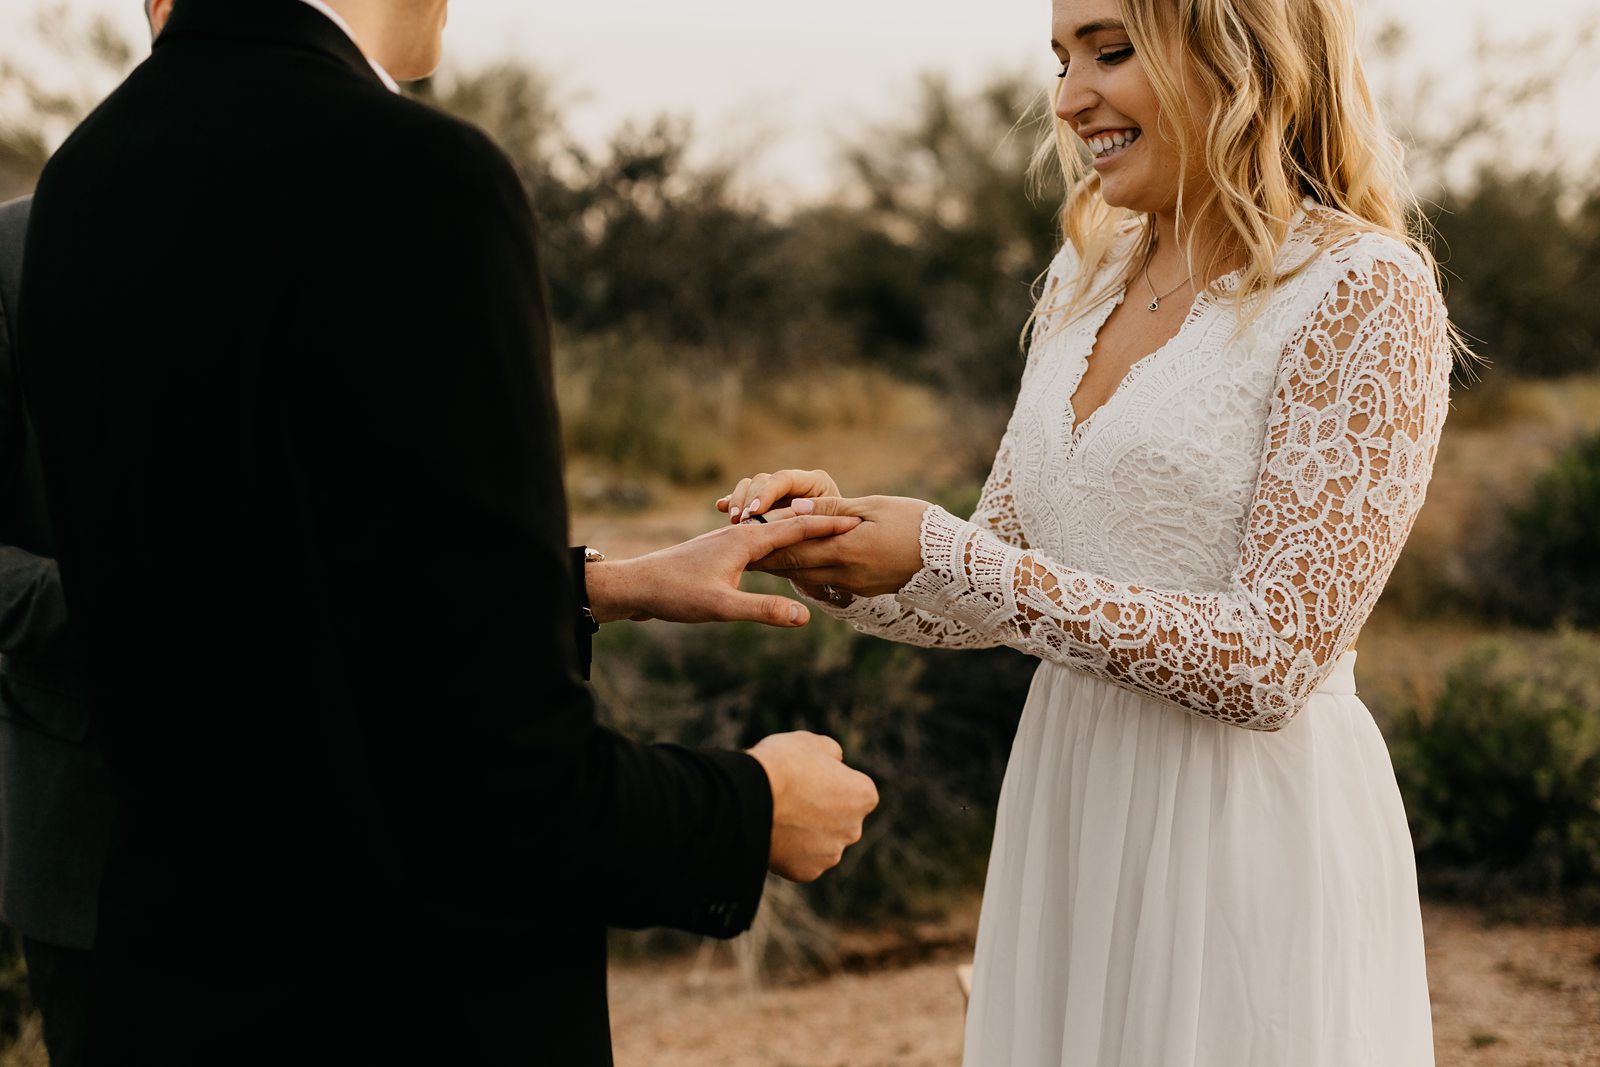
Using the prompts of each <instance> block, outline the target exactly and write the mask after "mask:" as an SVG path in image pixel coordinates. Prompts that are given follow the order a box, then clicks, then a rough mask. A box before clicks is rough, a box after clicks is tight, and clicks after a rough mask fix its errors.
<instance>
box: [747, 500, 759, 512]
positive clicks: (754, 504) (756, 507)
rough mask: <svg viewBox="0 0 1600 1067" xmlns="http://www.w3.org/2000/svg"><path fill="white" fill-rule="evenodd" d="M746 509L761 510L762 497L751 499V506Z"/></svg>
mask: <svg viewBox="0 0 1600 1067" xmlns="http://www.w3.org/2000/svg"><path fill="white" fill-rule="evenodd" d="M746 510H748V511H760V510H761V498H760V497H757V498H756V499H754V500H752V501H750V507H749V508H747V509H746Z"/></svg>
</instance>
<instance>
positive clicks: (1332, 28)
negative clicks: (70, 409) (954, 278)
mask: <svg viewBox="0 0 1600 1067" xmlns="http://www.w3.org/2000/svg"><path fill="white" fill-rule="evenodd" d="M1121 7H1122V14H1123V21H1124V23H1125V25H1126V26H1127V30H1128V36H1129V37H1130V38H1131V39H1132V42H1133V45H1134V49H1135V51H1136V53H1137V54H1138V55H1139V56H1140V57H1141V62H1142V64H1143V69H1144V71H1145V74H1146V75H1147V76H1148V77H1149V79H1150V83H1151V87H1152V88H1153V89H1154V91H1155V95H1156V98H1157V100H1158V101H1159V103H1160V106H1161V114H1162V127H1163V129H1162V133H1163V134H1165V135H1166V136H1168V137H1169V138H1170V139H1171V140H1172V141H1173V143H1174V144H1175V145H1176V146H1177V149H1178V156H1179V159H1180V161H1181V164H1180V165H1181V167H1182V174H1181V175H1180V180H1179V185H1180V189H1182V188H1183V187H1185V186H1188V185H1191V184H1192V185H1194V186H1196V187H1197V188H1203V192H1200V193H1198V194H1197V195H1196V196H1195V197H1193V200H1194V202H1193V203H1190V202H1187V200H1186V198H1185V196H1184V194H1183V193H1182V192H1180V194H1179V200H1178V222H1179V232H1180V233H1187V234H1188V236H1187V238H1186V248H1185V250H1184V251H1185V255H1186V257H1187V259H1188V262H1189V265H1190V266H1191V267H1193V268H1194V269H1195V276H1196V277H1198V278H1208V279H1215V278H1216V277H1217V275H1218V274H1219V272H1220V271H1221V269H1222V266H1223V265H1224V264H1225V263H1228V262H1232V263H1240V264H1242V266H1241V267H1240V268H1239V273H1238V283H1237V287H1236V289H1235V294H1236V297H1237V298H1238V299H1240V300H1242V301H1243V302H1244V306H1243V307H1242V308H1241V314H1240V321H1241V328H1243V326H1244V325H1246V324H1248V322H1249V321H1250V319H1252V318H1253V317H1254V315H1255V314H1256V313H1258V311H1259V309H1260V307H1262V306H1263V305H1264V304H1265V301H1266V298H1267V297H1269V296H1270V295H1271V292H1272V290H1273V287H1274V286H1275V285H1277V284H1278V283H1280V282H1282V281H1284V280H1286V279H1287V278H1289V277H1292V276H1293V275H1294V274H1296V273H1298V271H1299V270H1300V269H1302V268H1304V267H1305V266H1306V265H1307V264H1306V263H1298V264H1293V265H1290V266H1289V267H1287V268H1286V269H1282V270H1280V269H1279V265H1278V264H1277V263H1276V260H1277V258H1278V252H1279V249H1280V248H1281V247H1282V245H1283V242H1284V240H1285V238H1286V237H1287V235H1288V231H1289V226H1290V223H1291V222H1292V220H1293V218H1294V216H1295V214H1296V212H1297V211H1299V209H1300V207H1301V202H1302V200H1303V199H1305V198H1307V197H1309V198H1310V199H1311V200H1313V201H1315V202H1316V203H1318V204H1321V205H1323V206H1324V207H1328V208H1333V209H1335V210H1337V211H1339V212H1342V213H1343V215H1344V216H1347V218H1346V219H1344V220H1338V221H1334V222H1333V223H1332V224H1331V225H1324V226H1323V229H1322V233H1321V234H1320V239H1319V242H1318V247H1319V248H1321V247H1326V246H1327V245H1329V244H1332V243H1334V242H1335V241H1337V240H1339V239H1340V238H1342V237H1346V236H1349V235H1350V234H1351V233H1353V232H1355V231H1357V230H1370V231H1378V232H1381V233H1384V234H1388V235H1389V236H1391V237H1394V238H1395V239H1397V240H1400V241H1402V242H1404V243H1405V244H1407V245H1409V246H1410V247H1411V248H1413V249H1415V250H1416V252H1417V253H1418V254H1419V255H1421V256H1422V257H1423V262H1424V263H1426V264H1428V265H1429V267H1430V268H1432V269H1433V270H1435V272H1436V271H1437V266H1436V265H1435V262H1434V259H1433V255H1432V252H1431V251H1430V249H1429V248H1428V246H1427V245H1426V244H1425V243H1424V242H1423V240H1422V235H1421V233H1420V232H1419V233H1412V232H1411V231H1410V229H1409V227H1410V225H1412V224H1413V223H1414V221H1415V220H1418V219H1420V215H1419V214H1418V213H1413V212H1412V211H1411V208H1412V206H1413V203H1414V201H1413V199H1412V196H1411V193H1410V183H1409V181H1408V180H1407V177H1406V173H1405V168H1404V149H1403V148H1402V146H1401V145H1400V142H1399V141H1398V140H1396V139H1395V138H1394V137H1393V136H1392V135H1391V134H1390V133H1389V131H1388V129H1387V128H1386V127H1385V126H1384V123H1383V120H1382V118H1381V117H1380V115H1379V113H1378V107H1377V104H1376V102H1375V101H1374V99H1373V95H1372V92H1371V90H1370V88H1369V87H1368V85H1367V79H1366V75H1365V73H1364V72H1363V70H1362V66H1361V60H1360V57H1359V56H1358V55H1357V54H1356V26H1355V13H1354V11H1353V10H1352V8H1351V4H1350V0H1121ZM1053 95H1054V94H1052V100H1053ZM1052 110H1053V109H1052ZM1050 125H1051V126H1052V127H1053V128H1052V130H1051V132H1050V134H1049V135H1048V136H1047V137H1046V139H1045V141H1044V143H1043V144H1042V145H1041V146H1040V151H1039V154H1038V156H1037V157H1036V159H1035V163H1036V165H1039V166H1045V167H1050V166H1053V165H1054V161H1055V160H1059V161H1060V166H1061V168H1062V169H1063V171H1064V172H1065V175H1066V182H1067V190H1068V192H1067V197H1066V202H1065V205H1064V206H1063V208H1062V213H1061V225H1062V230H1063V232H1064V236H1065V237H1066V239H1067V240H1068V241H1070V242H1071V243H1072V245H1073V247H1074V248H1075V250H1076V251H1077V252H1078V256H1079V260H1080V263H1081V264H1082V268H1081V269H1080V271H1079V273H1078V282H1077V285H1076V286H1068V287H1067V288H1066V291H1065V294H1064V298H1063V299H1062V300H1060V302H1058V303H1056V304H1055V305H1054V306H1051V307H1046V306H1044V304H1045V303H1047V302H1049V301H1050V300H1051V295H1050V294H1048V293H1047V294H1046V295H1045V297H1044V299H1043V300H1042V301H1041V305H1040V307H1038V308H1037V309H1036V310H1035V319H1036V320H1037V319H1039V318H1041V317H1043V316H1047V315H1048V316H1049V317H1050V318H1052V319H1054V318H1055V317H1056V316H1057V315H1058V314H1060V315H1062V318H1061V319H1060V320H1059V321H1061V322H1063V323H1065V322H1070V321H1072V320H1073V319H1075V318H1077V317H1078V316H1079V315H1081V314H1083V313H1084V312H1085V311H1087V310H1088V309H1089V308H1090V307H1092V306H1094V305H1096V304H1098V303H1100V301H1101V300H1103V299H1104V298H1105V296H1107V295H1109V294H1110V293H1111V292H1115V291H1117V290H1118V289H1121V288H1122V287H1124V286H1126V285H1128V284H1129V283H1131V282H1132V281H1133V280H1134V277H1135V275H1136V274H1137V273H1138V271H1139V269H1140V267H1141V265H1142V257H1140V256H1134V257H1131V258H1130V261H1129V263H1128V264H1127V265H1126V267H1125V268H1124V269H1123V270H1122V271H1121V272H1118V274H1117V276H1116V277H1115V278H1114V279H1113V281H1112V282H1111V283H1110V285H1109V286H1108V287H1107V288H1106V289H1105V290H1104V291H1102V292H1091V291H1090V289H1091V286H1092V284H1093V279H1094V277H1095V276H1096V274H1097V273H1098V272H1099V270H1100V268H1101V267H1102V266H1104V265H1105V264H1106V261H1107V259H1108V258H1109V257H1110V256H1111V254H1112V252H1113V246H1114V244H1115V243H1116V240H1117V238H1118V236H1119V235H1120V234H1122V233H1124V232H1125V230H1126V228H1127V226H1128V225H1129V224H1130V222H1135V221H1136V220H1141V219H1142V220H1143V226H1144V227H1145V239H1146V247H1148V245H1149V242H1150V241H1151V240H1152V239H1153V236H1154V234H1153V229H1152V223H1151V221H1150V220H1149V219H1148V218H1146V217H1144V216H1141V215H1138V214H1137V213H1135V212H1132V211H1127V210H1124V209H1120V208H1113V207H1111V206H1110V205H1108V204H1106V203H1105V201H1104V200H1102V199H1101V198H1100V195H1099V194H1100V178H1099V176H1098V175H1097V174H1095V172H1094V170H1093V167H1092V166H1091V164H1090V161H1089V158H1088V156H1087V153H1086V152H1085V151H1084V150H1083V148H1082V143H1081V142H1080V141H1079V140H1078V138H1077V136H1076V135H1075V134H1074V133H1073V132H1072V130H1071V128H1070V127H1069V126H1068V125H1067V123H1066V122H1065V121H1064V120H1062V119H1060V118H1053V119H1052V120H1051V123H1050ZM1191 166H1196V167H1201V168H1203V170H1204V176H1205V178H1206V179H1208V180H1207V181H1204V182H1191V180H1190V167H1191ZM1194 218H1205V219H1208V220H1210V221H1211V222H1212V223H1213V225H1218V226H1220V227H1221V233H1222V236H1221V240H1220V241H1217V242H1213V245H1212V247H1210V248H1206V249H1200V248H1197V247H1196V234H1195V228H1194V227H1192V226H1188V225H1186V224H1185V220H1190V219H1194ZM1213 288H1214V285H1213ZM1213 295H1219V296H1220V295H1221V294H1220V293H1213Z"/></svg>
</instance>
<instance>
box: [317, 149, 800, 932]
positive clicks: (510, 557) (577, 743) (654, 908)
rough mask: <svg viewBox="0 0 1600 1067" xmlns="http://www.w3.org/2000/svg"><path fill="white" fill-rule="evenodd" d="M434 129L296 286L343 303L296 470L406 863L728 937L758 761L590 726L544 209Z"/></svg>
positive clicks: (494, 900) (757, 810)
mask: <svg viewBox="0 0 1600 1067" xmlns="http://www.w3.org/2000/svg"><path fill="white" fill-rule="evenodd" d="M440 121H441V123H442V121H443V120H440ZM435 141H436V143H434V144H432V145H431V146H429V147H428V149H427V150H426V151H422V152H417V151H411V152H408V153H407V154H405V155H404V156H397V157H396V158H393V159H390V160H387V161H386V164H387V165H386V166H385V167H384V172H383V174H381V175H373V176H371V177H370V180H368V181H367V182H366V183H365V187H364V188H363V189H362V197H363V199H362V201H361V203H360V204H359V205H358V206H356V207H350V205H348V204H347V205H345V214H344V216H342V217H341V216H333V215H330V217H329V218H328V220H327V226H329V227H334V228H336V229H338V230H339V231H340V237H341V238H342V239H341V240H338V241H334V242H330V243H332V244H335V245H337V246H339V247H341V248H343V249H345V250H346V251H345V252H342V253H338V254H335V255H333V256H323V257H322V258H321V260H320V261H319V262H318V263H317V265H316V269H315V270H314V271H312V272H311V273H310V275H309V276H308V278H307V290H306V297H305V299H304V300H302V301H297V303H301V304H303V305H304V306H306V307H308V308H311V309H313V311H312V312H310V313H311V314H313V315H315V314H316V312H315V310H314V309H316V308H318V307H323V308H328V307H331V306H332V305H331V304H330V302H338V303H339V304H340V305H342V310H341V311H340V312H339V313H337V314H335V313H329V314H327V315H325V316H324V317H323V318H322V319H321V320H320V321H308V322H306V323H304V324H303V325H304V333H305V335H306V336H307V337H308V338H314V340H313V341H311V342H309V345H308V351H307V353H302V354H300V357H299V358H304V359H307V360H309V361H311V362H312V363H314V364H315V366H308V368H307V370H308V372H310V373H312V374H314V380H315V381H316V383H317V384H316V386H315V388H314V390H313V391H312V393H311V399H309V400H307V401H306V406H305V408H304V409H303V410H304V412H305V419H306V425H307V427H308V428H310V430H311V432H309V433H306V434H303V435H301V439H302V441H303V442H304V447H306V449H307V454H306V456H305V457H304V460H303V462H302V463H301V466H302V468H304V469H307V470H311V471H314V472H315V473H314V475H313V477H312V479H311V483H310V484H311V489H310V490H309V491H311V492H313V493H316V494H318V496H319V506H318V507H317V508H316V509H315V511H316V512H317V513H320V514H322V515H325V516H327V517H329V518H330V519H331V520H333V521H329V522H327V523H325V524H324V528H323V529H324V532H323V533H321V534H320V535H319V536H320V537H321V538H322V543H323V552H324V555H325V557H326V558H327V560H328V564H329V568H330V574H332V575H334V576H335V577H334V583H335V588H334V591H333V597H332V611H333V615H334V616H335V622H334V624H333V625H335V626H336V627H338V628H339V631H340V633H341V635H342V638H341V639H342V641H343V644H344V648H345V649H346V653H345V659H347V660H348V661H349V662H350V663H353V664H356V665H357V668H356V669H358V670H359V671H360V672H361V675H362V683H361V684H362V687H363V691H364V692H368V693H370V692H371V691H372V687H373V686H374V685H375V686H377V687H378V689H379V690H380V691H382V692H385V693H387V694H389V696H388V698H387V699H390V700H392V706H394V707H402V708H405V709H407V710H406V714H405V715H403V716H402V715H397V716H393V717H387V716H384V715H382V714H381V713H380V714H377V715H375V716H374V717H373V719H372V725H371V738H370V742H369V743H370V746H371V748H372V749H373V751H374V753H380V754H381V756H382V758H381V760H375V764H379V765H381V766H382V767H383V768H384V770H383V771H381V772H377V773H378V777H379V780H380V782H381V785H380V789H379V792H380V794H381V795H382V796H384V798H385V803H386V804H387V805H388V807H389V810H390V812H391V813H392V814H393V815H394V817H395V818H396V819H400V820H403V821H405V822H406V823H407V824H408V825H409V826H411V827H412V828H413V829H414V831H415V832H416V833H417V834H419V835H422V836H424V837H426V838H427V839H428V840H429V841H430V846H429V847H430V850H432V851H430V852H429V854H428V859H427V861H426V862H423V861H421V860H419V861H418V862H417V865H416V867H415V870H414V874H415V876H416V877H417V878H418V879H420V880H421V883H422V884H423V885H425V886H426V887H428V892H429V893H430V894H431V899H432V900H434V901H435V902H436V903H437V904H438V905H439V907H440V909H441V912H442V913H443V914H444V915H445V921H447V922H449V921H459V922H460V923H461V924H464V925H470V924H472V923H474V922H476V921H477V918H478V916H479V915H480V914H481V912H482V911H483V909H485V908H489V909H491V910H495V911H496V912H497V914H498V916H499V917H500V918H501V920H502V921H503V917H504V916H507V915H515V914H517V913H518V912H519V911H520V912H522V913H525V914H526V915H527V916H528V919H529V921H530V922H532V923H536V924H541V923H548V922H549V921H550V918H551V915H552V914H556V915H571V916H583V917H589V918H599V919H603V920H604V921H605V922H606V923H608V924H610V925H622V926H646V925H664V926H673V927H678V928H682V929H686V930H690V931H694V932H698V933H704V934H709V935H713V936H720V937H727V936H732V935H734V934H736V933H738V932H740V931H742V930H743V929H745V928H746V927H748V926H749V924H750V922H751V921H752V920H753V918H754V916H755V912H756V908H757V906H758V904H759V901H760V895H761V887H762V884H763V880H764V876H765V871H766V865H767V854H768V848H769V843H770V835H771V817H772V812H771V794H770V791H769V787H768V783H767V780H766V777H765V774H764V772H763V771H762V769H761V767H760V764H759V763H758V762H757V761H755V760H754V759H753V758H751V757H750V756H748V755H746V754H743V753H736V752H704V751H691V750H688V749H684V748H678V747H674V746H664V745H648V744H640V743H637V742H635V741H632V740H629V739H626V738H623V737H621V736H619V735H617V734H616V733H614V732H612V731H610V730H608V729H605V728H603V727H602V726H600V725H599V724H598V723H597V721H596V715H595V707H594V703H593V700H592V697H591V694H590V692H589V690H588V688H587V686H586V685H585V684H584V683H583V679H582V667H581V664H580V658H581V652H580V650H579V648H578V641H577V636H576V632H575V627H574V620H575V619H576V618H577V616H578V607H579V605H578V603H577V599H578V590H577V584H576V583H577V579H578V578H579V577H580V576H578V575H575V574H574V573H573V568H574V566H575V564H574V561H573V553H572V551H571V549H570V548H569V543H568V527H567V515H566V505H565V500H564V495H563V488H562V462H561V447H560V440H561V439H560V432H559V425H558V421H557V411H556V403H555V389H554V382H553V377H552V370H551V365H550V358H549V326H548V320H547V317H546V311H545V296H544V289H543V282H542V278H541V274H540V268H539V263H538V254H537V249H536V229H535V223H534V219H533V215H532V211H531V209H530V207H529V205H528V202H527V199H526V196H525V194H524V192H523V190H522V187H521V185H520V183H519V182H518V180H517V178H516V176H515V173H514V172H513V170H512V168H511V166H510V164H509V162H508V161H507V160H506V159H505V158H504V156H502V155H501V154H500V153H499V152H498V150H496V149H494V148H493V147H492V146H491V145H489V143H488V142H487V141H486V139H484V138H483V137H482V136H481V135H480V134H478V133H476V131H472V130H470V129H467V128H464V127H458V126H456V125H455V124H451V125H450V126H448V127H445V128H444V130H443V132H442V133H439V134H438V136H437V137H436V138H435ZM324 236H326V235H325V234H324ZM319 301H320V303H319ZM351 302H353V303H354V304H355V310H356V311H357V312H358V314H356V315H354V316H352V315H349V314H347V313H345V312H347V311H348V310H349V304H350V303H351ZM352 321H353V322H357V323H360V327H359V330H356V331H355V332H344V331H346V330H347V328H346V327H343V326H340V325H338V324H340V323H348V322H352ZM419 663H425V664H426V665H427V667H426V669H425V670H419V669H417V665H418V664H419ZM396 679H398V681H396ZM386 686H389V687H391V688H388V689H385V688H384V687H386ZM435 844H437V846H438V847H437V849H435V848H434V845H435ZM452 908H454V909H455V911H454V912H453V913H452Z"/></svg>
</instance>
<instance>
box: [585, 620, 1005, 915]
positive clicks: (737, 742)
mask: <svg viewBox="0 0 1600 1067" xmlns="http://www.w3.org/2000/svg"><path fill="white" fill-rule="evenodd" d="M595 664H596V688H597V691H598V693H599V696H600V700H601V705H602V712H603V714H604V716H605V717H606V719H607V720H608V721H609V722H610V723H612V724H613V725H615V726H616V727H617V728H618V729H620V730H622V731H623V732H625V733H627V734H629V735H631V736H634V737H639V738H649V739H656V740H670V741H675V742H679V743H683V744H690V745H711V746H728V747H745V746H748V745H751V744H753V743H755V742H756V741H757V740H759V739H760V738H761V737H763V736H765V735H767V734H770V733H776V732H781V731H785V730H800V729H804V730H813V731H816V732H818V733H825V734H828V735H831V736H833V737H835V738H837V739H838V740H839V742H840V744H841V745H842V746H843V748H844V751H845V758H846V760H848V761H849V763H850V764H851V765H852V766H854V767H857V768H859V769H860V770H862V771H864V772H865V773H867V774H868V775H870V776H871V777H872V778H873V780H874V781H875V782H876V783H877V785H878V790H879V795H880V798H881V799H880V804H879V807H878V810H877V811H876V812H875V813H874V814H873V815H872V817H871V818H870V819H869V820H868V823H867V828H866V835H865V837H864V839H863V840H862V842H861V843H860V844H859V845H857V846H856V847H855V848H853V849H851V850H850V851H849V852H848V853H847V854H846V857H845V862H844V863H843V864H842V865H841V866H840V867H839V869H837V870H836V871H833V872H830V873H829V874H828V875H825V876H824V877H823V878H822V879H820V880H819V881H818V882H816V883H814V884H812V885H810V886H806V887H805V888H804V891H803V896H804V899H805V900H806V902H807V904H808V905H809V906H810V907H811V908H812V909H813V910H814V911H815V912H816V913H818V914H820V915H822V916H824V917H827V918H829V919H833V920H839V921H848V922H867V921H878V920H883V919H893V918H899V917H912V916H921V915H930V914H936V913H937V912H938V911H939V910H940V908H941V907H942V906H943V905H944V904H945V903H946V902H947V901H948V900H949V899H951V895H952V894H964V893H966V892H968V891H970V890H971V889H973V888H976V887H978V886H979V885H981V881H982V875H983V868H984V863H985V861H986V859H987V856H988V848H989V841H990V837H991V835H992V833H993V823H994V809H995V801H996V798H997V797H998V795H999V789H1000V779H1001V776H1002V774H1003V771H1004V767H1005V760H1006V756H1007V754H1008V752H1009V751H1010V745H1011V738H1012V736H1013V734H1014V733H1015V731H1016V722H1017V717H1018V714H1019V713H1020V711H1021V708H1022V701H1023V698H1024V696H1025V695H1026V690H1027V685H1028V682H1029V680H1030V678H1031V675H1032V666H1031V663H1030V661H1029V660H1028V659H1027V658H1026V657H1024V656H1022V655H1021V654H1019V653H1013V652H1011V651H1009V650H1003V649H1002V650H986V651H978V652H948V651H945V652H939V651H931V650H926V649H917V648H911V647H908V646H905V645H896V644H891V643H889V642H885V641H880V640H877V639H875V638H869V637H865V636H863V635H861V634H858V633H856V632H855V631H854V630H852V629H850V628H849V627H847V626H845V625H843V624H841V623H838V622H835V621H834V620H832V619H828V618H826V617H822V616H821V615H820V613H818V614H817V616H816V617H814V618H813V621H812V622H811V624H810V625H809V626H807V627H806V628H805V629H803V630H800V631H792V630H774V629H770V628H767V627H762V626H756V625H742V626H722V627H689V626H666V625H660V624H648V625H645V626H635V627H621V628H619V627H607V628H606V630H604V631H603V632H602V633H601V635H600V639H599V641H598V647H597V650H596V657H595Z"/></svg>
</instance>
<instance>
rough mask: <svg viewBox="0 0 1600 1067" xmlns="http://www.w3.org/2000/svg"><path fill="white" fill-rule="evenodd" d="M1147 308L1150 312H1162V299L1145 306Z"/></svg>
mask: <svg viewBox="0 0 1600 1067" xmlns="http://www.w3.org/2000/svg"><path fill="white" fill-rule="evenodd" d="M1145 308H1146V310H1149V311H1160V310H1161V300H1160V298H1159V297H1158V298H1156V299H1155V300H1152V301H1150V303H1148V304H1146V305H1145Z"/></svg>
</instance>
